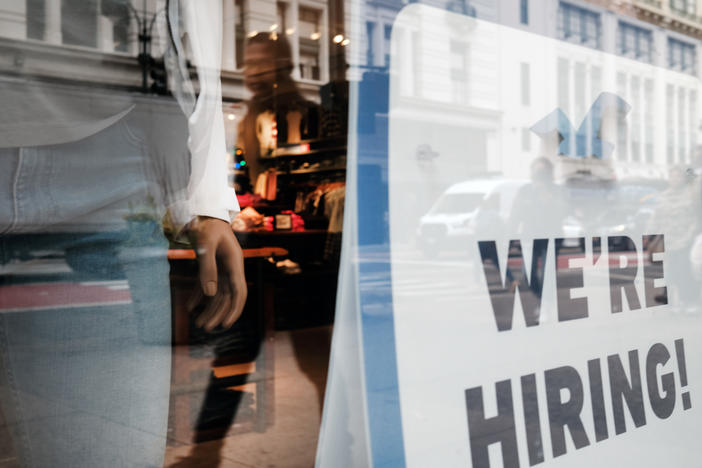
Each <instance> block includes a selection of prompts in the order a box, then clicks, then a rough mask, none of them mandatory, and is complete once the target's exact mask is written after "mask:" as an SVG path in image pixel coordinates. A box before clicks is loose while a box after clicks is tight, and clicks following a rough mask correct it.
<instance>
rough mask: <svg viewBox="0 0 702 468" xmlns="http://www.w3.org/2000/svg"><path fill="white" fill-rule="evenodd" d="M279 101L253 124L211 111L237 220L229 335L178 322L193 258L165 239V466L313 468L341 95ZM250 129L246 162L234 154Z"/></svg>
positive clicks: (191, 284) (335, 212)
mask: <svg viewBox="0 0 702 468" xmlns="http://www.w3.org/2000/svg"><path fill="white" fill-rule="evenodd" d="M294 92H295V91H293V93H294ZM281 101H284V100H281ZM291 101H292V102H293V104H291V108H287V109H286V108H285V105H284V104H281V103H280V102H275V103H274V104H273V109H274V111H273V112H270V111H266V112H261V113H259V115H258V116H257V118H256V119H253V118H252V116H251V115H250V114H247V113H248V112H249V111H248V107H247V105H246V104H247V103H244V102H225V103H224V108H223V114H224V118H225V134H226V138H227V153H228V154H227V158H228V166H229V180H230V184H231V185H233V186H234V187H235V189H236V193H237V199H238V202H239V205H240V208H241V212H240V213H239V215H238V216H237V217H236V219H234V221H233V223H232V229H233V230H234V232H235V234H236V236H237V239H238V240H239V243H240V245H241V247H242V249H243V253H244V258H245V261H244V263H245V271H246V278H247V285H248V301H247V304H246V306H245V308H244V312H243V314H242V316H241V318H240V319H239V320H238V321H237V322H236V323H235V325H234V326H233V327H232V328H231V329H226V330H224V329H215V330H213V331H205V330H203V329H202V328H200V327H198V326H197V325H198V324H197V317H198V314H199V312H200V311H199V310H198V309H197V308H196V309H195V310H190V309H189V302H191V301H190V298H191V297H192V296H193V295H195V294H196V293H197V290H198V288H199V287H200V286H199V282H198V276H197V260H196V258H195V253H194V251H193V250H192V248H191V246H190V245H188V244H187V243H183V242H181V240H182V239H178V238H175V237H174V238H171V245H170V250H169V260H170V264H171V289H172V304H173V306H172V307H173V324H172V325H173V328H172V330H173V343H174V346H173V355H172V356H173V360H172V374H171V397H170V411H169V426H168V443H167V450H166V457H165V466H173V467H195V466H232V467H238V466H242V467H244V466H296V467H297V466H300V467H302V466H312V465H313V464H314V457H315V452H316V446H317V439H318V433H319V427H320V423H321V415H322V406H323V400H324V391H325V384H326V375H327V368H328V364H329V350H330V342H331V334H332V325H333V320H334V311H335V301H336V287H337V276H338V270H339V261H340V254H341V237H342V224H343V208H344V193H345V180H346V132H347V103H348V83H347V82H344V81H336V82H330V83H327V84H325V85H323V86H321V87H320V88H319V95H318V96H317V97H316V99H314V100H307V98H301V100H297V99H294V100H288V102H291ZM300 101H302V105H301V104H300ZM261 114H263V117H261ZM252 122H255V129H256V133H255V138H256V140H255V142H256V143H257V144H258V147H257V148H255V150H249V148H250V146H251V145H250V143H249V145H248V147H249V148H247V145H246V141H245V139H246V135H247V130H248V129H247V127H246V126H247V125H252Z"/></svg>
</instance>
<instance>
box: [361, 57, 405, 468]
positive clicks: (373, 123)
mask: <svg viewBox="0 0 702 468" xmlns="http://www.w3.org/2000/svg"><path fill="white" fill-rule="evenodd" d="M388 81H389V76H388V74H387V70H385V71H382V70H381V71H377V70H376V71H367V72H366V73H365V74H364V76H363V79H362V81H361V83H360V84H359V87H358V90H359V92H358V99H359V102H358V127H357V128H358V136H357V137H358V140H357V141H358V171H357V174H358V178H357V181H358V182H357V184H358V186H357V187H356V189H357V194H358V218H357V219H358V243H359V288H360V294H359V295H360V308H361V324H362V330H363V338H362V339H363V349H364V372H365V378H366V389H365V390H366V401H367V410H368V428H369V431H370V434H369V440H370V450H371V459H372V462H373V467H374V468H385V467H404V466H405V450H404V441H403V438H402V416H401V412H400V400H399V386H398V377H397V356H396V350H395V327H394V319H393V304H392V277H391V270H390V244H389V238H390V235H389V225H388V177H387V168H388V151H387V148H388V122H387V117H386V116H387V111H388V100H389V93H388V91H389V90H388Z"/></svg>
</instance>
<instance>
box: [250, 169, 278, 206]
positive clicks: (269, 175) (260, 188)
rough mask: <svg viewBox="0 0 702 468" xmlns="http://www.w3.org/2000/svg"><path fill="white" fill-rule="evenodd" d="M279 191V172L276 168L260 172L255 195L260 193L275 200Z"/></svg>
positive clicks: (268, 198)
mask: <svg viewBox="0 0 702 468" xmlns="http://www.w3.org/2000/svg"><path fill="white" fill-rule="evenodd" d="M277 191H278V172H277V171H276V170H275V169H268V170H267V171H266V172H264V173H262V174H259V175H258V178H257V179H256V185H255V187H254V195H258V196H260V197H261V198H263V199H265V200H275V197H276V194H277Z"/></svg>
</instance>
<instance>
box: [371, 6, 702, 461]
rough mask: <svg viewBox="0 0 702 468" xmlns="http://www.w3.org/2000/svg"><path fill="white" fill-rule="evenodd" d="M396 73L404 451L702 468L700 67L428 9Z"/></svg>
mask: <svg viewBox="0 0 702 468" xmlns="http://www.w3.org/2000/svg"><path fill="white" fill-rule="evenodd" d="M390 63H391V66H390V83H389V91H388V94H389V96H390V97H389V110H388V114H387V115H388V135H387V140H388V153H387V191H388V200H389V208H388V218H389V221H388V223H389V232H388V234H389V244H388V245H389V246H388V253H389V260H390V266H389V269H390V278H391V282H390V284H391V311H390V312H389V313H391V317H392V322H391V323H392V328H391V333H392V339H393V340H394V341H392V342H393V343H394V347H393V348H392V349H388V350H386V351H387V352H392V353H393V356H394V357H395V360H396V363H395V364H396V367H395V368H393V369H389V371H392V372H396V378H397V386H396V388H393V387H392V386H385V387H384V388H380V389H374V392H370V391H369V392H368V396H367V398H368V402H367V405H368V406H372V405H373V404H375V403H374V402H377V401H381V402H385V403H384V404H386V406H387V405H394V404H395V403H392V404H391V403H388V402H393V401H396V406H397V411H398V413H399V415H400V416H399V418H398V420H397V421H398V426H401V429H400V428H399V427H398V428H397V431H400V430H401V442H402V444H401V446H400V447H401V451H402V457H403V463H404V464H405V465H406V466H416V467H426V466H436V465H439V466H442V467H451V466H457V467H458V466H460V467H465V466H474V467H510V468H511V467H520V466H522V467H523V466H536V465H540V466H573V467H585V466H588V467H589V466H593V465H596V464H601V465H603V466H631V467H642V466H652V467H653V466H656V467H660V466H692V465H696V464H698V460H699V457H700V455H702V454H701V453H700V445H699V442H698V440H697V439H698V427H699V425H700V423H702V411H701V409H702V406H701V405H700V403H699V401H700V400H699V398H700V396H699V395H700V391H702V361H700V356H701V355H702V354H701V353H702V341H701V340H700V339H699V338H700V336H701V335H702V308H700V307H699V304H700V303H701V302H700V300H701V297H700V290H699V286H698V284H699V281H700V280H702V278H698V277H697V274H696V271H697V269H696V267H695V264H696V258H695V245H696V243H697V242H698V236H699V235H700V233H702V219H701V216H700V214H701V211H700V210H699V209H698V208H699V206H698V204H699V201H700V198H702V186H701V185H700V184H699V180H698V177H697V176H696V175H695V173H694V170H692V169H690V156H689V154H690V153H689V150H690V149H691V148H692V143H690V142H691V141H695V140H694V138H696V132H697V131H698V129H697V128H696V125H695V124H694V122H695V120H694V118H695V115H696V114H695V112H697V111H696V110H695V109H694V107H696V105H694V104H693V105H690V101H689V99H692V98H694V99H697V96H700V92H701V91H702V89H701V88H700V81H699V80H698V78H697V77H695V76H692V75H690V74H684V73H679V72H674V71H671V70H667V69H663V68H658V67H655V66H653V65H649V64H645V63H641V62H637V61H634V60H630V59H627V58H623V57H621V56H617V55H613V54H609V53H607V52H603V51H600V50H597V49H595V48H591V47H587V46H583V45H575V44H570V43H566V42H563V41H558V40H555V39H552V38H548V37H545V36H541V35H536V34H532V33H529V32H526V31H524V30H517V29H513V28H510V27H508V26H502V25H498V24H495V23H490V22H485V21H481V20H477V19H475V18H471V17H468V16H463V15H459V14H455V13H451V12H447V11H444V10H439V9H435V8H431V7H427V6H423V5H411V6H409V7H407V8H405V9H404V10H402V11H401V12H400V14H399V15H398V17H397V18H396V21H395V24H394V26H393V31H392V41H391V58H390ZM681 96H682V97H683V98H682V99H681ZM685 97H687V98H685ZM359 99H361V100H363V95H361V96H360V97H359ZM694 102H696V101H694ZM670 116H674V118H669V117H670ZM691 139H692V140H691ZM681 145H682V146H681ZM429 151H430V153H431V156H432V157H431V158H428V157H425V155H426V154H428V152H429ZM686 151H687V152H686ZM671 154H672V155H673V156H670V155H671ZM420 155H422V157H420ZM679 155H683V156H679ZM364 209H372V207H371V206H370V205H368V206H365V205H363V201H362V200H361V202H360V203H359V206H358V210H359V213H361V212H362V210H364ZM360 216H361V215H360V214H359V217H360ZM359 222H360V221H359ZM361 228H362V227H361V226H359V229H361ZM362 274H363V271H362V270H361V275H362ZM364 294H370V292H369V288H366V289H365V290H364V289H363V288H362V289H361V292H360V301H361V303H362V304H363V301H364V297H366V296H364ZM368 297H370V296H368ZM367 310H370V309H367ZM374 314H375V315H374ZM379 314H380V312H378V311H377V310H376V311H375V312H374V313H373V314H370V313H368V312H364V310H363V309H361V327H362V331H363V333H365V335H364V339H367V338H368V336H371V334H369V333H370V332H369V330H374V329H372V328H369V327H371V326H376V325H377V323H378V317H379ZM373 336H379V335H378V334H377V333H376V334H375V335H373ZM384 336H385V337H387V336H388V335H384ZM366 343H367V342H366ZM373 355H374V356H376V357H377V356H380V355H384V353H378V352H374V354H373ZM364 365H365V366H366V379H368V378H369V376H370V375H377V374H378V373H379V371H380V369H378V368H377V364H376V363H374V362H373V360H372V359H370V358H369V356H368V355H367V354H366V355H365V358H364ZM374 366H376V367H374ZM369 369H371V371H369ZM366 385H369V384H368V383H366ZM395 399H396V400H395ZM378 407H379V408H385V407H384V406H382V405H379V406H378ZM374 418H376V415H375V414H374V413H373V412H371V411H369V414H368V421H369V422H368V427H369V428H370V438H369V441H370V442H369V443H370V445H371V450H374V448H373V447H372V446H373V444H374V443H375V444H376V446H378V445H379V444H380V443H381V442H377V441H375V439H374V427H380V426H379V425H374V424H375V423H377V421H375V419H374ZM386 430H387V427H386ZM376 434H377V433H376ZM393 447H395V448H397V445H394V446H393ZM398 457H399V455H398ZM398 459H399V458H398Z"/></svg>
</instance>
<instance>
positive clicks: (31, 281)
mask: <svg viewBox="0 0 702 468" xmlns="http://www.w3.org/2000/svg"><path fill="white" fill-rule="evenodd" d="M125 125H127V123H126V122H118V123H117V124H115V125H113V126H111V127H109V128H106V129H103V130H102V131H100V132H99V133H97V134H95V135H91V136H90V137H88V138H85V139H83V140H81V141H78V142H73V143H69V144H62V145H50V146H41V147H34V148H18V149H0V179H3V180H0V183H1V184H0V190H3V191H4V192H2V193H0V232H3V230H4V234H0V261H1V262H0V263H1V265H0V268H2V270H0V273H1V274H0V408H1V409H2V413H3V416H4V419H5V422H6V425H7V428H8V429H9V431H10V432H11V434H12V438H13V444H12V445H13V447H14V448H15V452H16V453H17V455H18V457H19V460H20V463H21V464H22V465H23V466H38V467H64V466H65V467H75V466H90V467H108V466H109V467H116V466H129V467H132V466H149V467H151V466H159V467H160V466H162V463H163V453H164V449H165V441H166V435H167V419H168V402H169V391H170V370H171V369H170V366H171V361H170V359H171V347H170V344H171V342H170V340H171V331H170V328H171V315H170V312H171V309H170V286H169V281H168V260H167V256H166V254H167V249H168V243H167V241H166V239H165V237H164V236H163V232H162V229H161V226H160V222H159V221H158V214H159V213H162V208H161V207H160V206H159V202H158V193H157V192H156V191H155V190H153V188H154V187H155V186H156V184H155V183H154V182H153V180H154V178H153V176H152V175H153V170H152V169H153V168H152V167H151V164H150V161H149V156H148V152H147V151H143V148H142V145H140V144H139V143H138V141H135V140H134V139H133V138H132V136H133V135H130V134H125ZM103 149H104V151H103ZM5 179H7V180H5ZM154 200H156V202H154ZM151 208H153V210H152V211H149V210H150V209H151ZM135 210H137V211H138V213H136V214H135ZM145 210H146V211H145ZM130 216H131V217H130ZM35 264H40V265H42V264H43V265H46V264H48V265H53V266H57V265H58V269H56V268H54V270H52V271H50V272H48V273H47V272H42V271H41V270H32V268H31V266H32V265H35ZM27 265H28V266H29V267H27ZM27 268H29V270H30V271H29V273H31V274H27ZM27 301H29V302H27Z"/></svg>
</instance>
